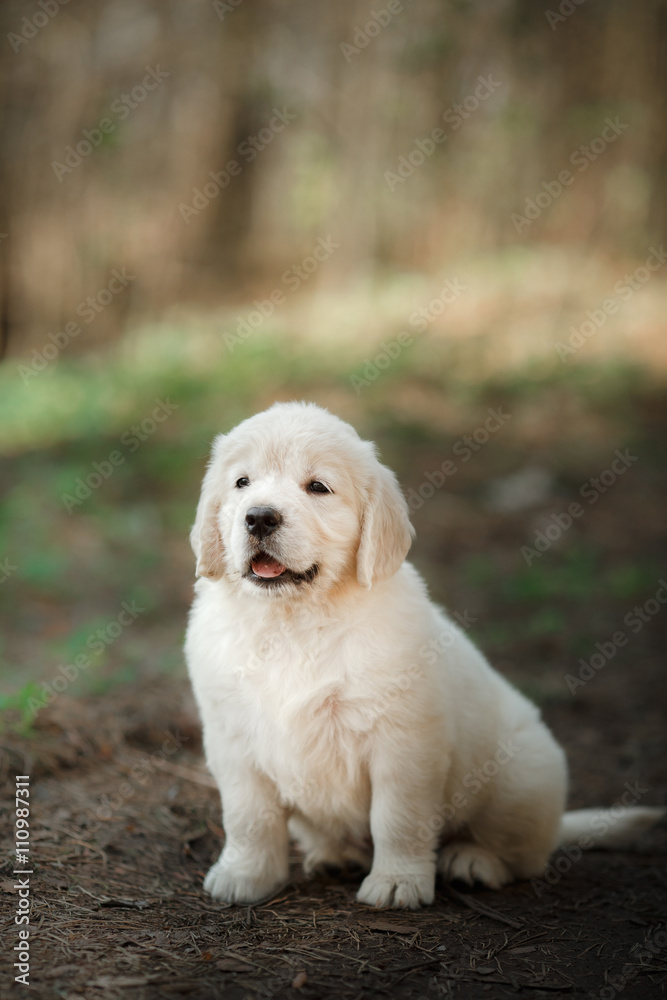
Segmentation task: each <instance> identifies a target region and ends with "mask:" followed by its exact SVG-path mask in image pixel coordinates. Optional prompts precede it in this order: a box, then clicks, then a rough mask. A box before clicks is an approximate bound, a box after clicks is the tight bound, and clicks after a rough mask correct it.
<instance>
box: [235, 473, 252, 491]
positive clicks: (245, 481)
mask: <svg viewBox="0 0 667 1000" xmlns="http://www.w3.org/2000/svg"><path fill="white" fill-rule="evenodd" d="M236 485H237V486H238V488H239V489H240V490H242V489H243V487H244V486H250V480H249V479H248V477H247V476H241V478H240V479H237V480H236Z"/></svg>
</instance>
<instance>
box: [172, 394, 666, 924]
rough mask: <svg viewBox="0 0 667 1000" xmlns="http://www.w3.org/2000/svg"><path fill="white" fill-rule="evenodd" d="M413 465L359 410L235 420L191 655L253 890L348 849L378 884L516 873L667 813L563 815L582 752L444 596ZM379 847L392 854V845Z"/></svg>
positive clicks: (365, 890)
mask: <svg viewBox="0 0 667 1000" xmlns="http://www.w3.org/2000/svg"><path fill="white" fill-rule="evenodd" d="M412 535H413V530H412V527H411V525H410V522H409V519H408V508H407V505H406V502H405V499H404V497H403V495H402V493H401V491H400V489H399V487H398V484H397V481H396V479H395V477H394V475H393V473H391V472H390V471H389V470H388V469H387V468H385V467H384V466H383V465H381V464H380V463H379V461H378V459H377V457H376V452H375V448H374V446H373V445H372V444H371V443H369V442H367V441H362V440H361V439H360V438H359V437H358V435H357V434H356V432H355V431H354V430H353V428H352V427H350V426H349V425H348V424H346V423H344V422H343V421H341V420H339V419H338V418H337V417H334V416H332V415H331V414H329V413H328V412H327V411H325V410H323V409H321V408H320V407H318V406H315V405H313V404H307V403H287V404H277V405H275V406H273V407H272V408H271V409H269V410H267V411H266V412H264V413H260V414H258V415H256V416H254V417H252V418H250V419H249V420H245V421H244V422H243V423H241V424H240V425H239V426H238V427H236V428H235V429H234V430H232V431H231V432H230V433H229V434H226V435H220V436H219V437H218V438H216V441H215V443H214V446H213V453H212V456H211V460H210V464H209V467H208V471H207V473H206V476H205V479H204V483H203V488H202V493H201V499H200V501H199V506H198V509H197V517H196V523H195V525H194V528H193V530H192V535H191V540H192V546H193V549H194V551H195V554H196V557H197V575H198V576H199V577H200V579H199V580H198V581H197V584H196V597H195V601H194V605H193V608H192V612H191V616H190V621H189V626H188V632H187V639H186V655H187V660H188V666H189V671H190V677H191V680H192V685H193V688H194V692H195V696H196V699H197V703H198V707H199V711H200V714H201V719H202V723H203V734H204V746H205V752H206V759H207V762H208V766H209V768H210V770H211V772H212V774H213V775H214V777H215V779H216V781H217V783H218V785H219V788H220V795H221V797H222V810H223V823H224V827H225V836H226V839H225V846H224V849H223V851H222V854H221V855H220V858H219V860H218V861H217V862H216V863H215V864H214V865H213V867H212V868H211V870H210V871H209V873H208V875H207V876H206V880H205V882H204V887H205V889H206V890H207V891H208V892H209V893H210V894H211V895H212V896H214V897H215V898H216V899H221V900H227V901H229V902H233V903H251V902H254V901H256V900H260V899H263V898H265V897H267V896H269V895H270V894H272V893H274V892H275V891H276V890H277V889H278V888H280V886H281V884H283V883H284V882H285V881H286V879H287V877H288V838H289V836H290V835H292V836H293V837H294V838H295V839H296V840H297V842H298V843H299V845H300V846H301V848H302V850H303V852H304V867H305V869H306V871H307V872H310V871H313V870H314V869H316V868H317V867H318V866H340V865H343V864H345V863H346V862H348V861H355V862H358V863H361V864H362V865H365V867H366V870H368V869H370V871H369V874H368V875H367V876H366V878H365V879H364V881H363V883H362V885H361V888H360V889H359V892H358V895H357V899H358V900H359V902H361V903H366V904H369V905H372V906H382V907H410V908H415V907H419V906H420V905H422V904H428V903H431V902H433V898H434V887H435V878H436V870H437V871H439V872H440V873H441V874H442V875H443V876H444V878H446V879H462V880H463V881H465V882H467V883H472V882H475V881H476V882H480V883H483V884H484V885H486V886H489V887H492V888H499V887H500V886H502V885H504V884H505V883H507V882H509V881H511V880H512V879H516V878H521V879H524V878H530V877H533V876H539V875H541V874H542V873H543V871H544V869H545V866H546V864H547V862H548V859H549V855H550V854H551V852H552V851H553V850H554V848H556V847H557V846H558V845H559V844H561V845H562V844H566V843H574V842H575V841H576V839H577V837H579V836H581V835H582V834H585V835H586V836H588V837H589V840H590V841H591V843H593V842H594V843H605V842H606V843H610V844H620V843H625V842H626V841H627V840H629V839H631V837H632V836H633V835H636V834H637V833H638V832H639V831H640V830H641V829H643V828H644V827H645V826H647V825H650V824H651V823H653V822H654V821H655V820H656V819H657V818H658V817H659V815H660V814H661V810H655V809H635V810H625V812H624V813H623V815H621V816H616V817H615V818H613V819H612V817H611V813H605V812H603V811H593V810H584V811H582V812H579V813H568V814H566V815H565V816H563V810H564V806H565V798H566V791H567V771H566V763H565V755H564V753H563V751H562V750H561V748H560V747H559V746H558V744H557V743H556V741H555V740H554V738H553V736H552V735H551V733H550V732H549V730H548V729H547V727H546V726H545V725H544V723H543V722H542V720H541V718H540V713H539V711H538V709H537V708H536V707H535V706H534V705H533V704H531V702H530V701H528V700H527V699H526V698H524V697H523V695H521V694H520V693H519V692H518V691H517V690H516V689H515V688H513V687H512V686H511V685H510V684H509V683H508V682H507V681H506V680H504V678H502V677H501V676H500V675H499V674H497V673H496V672H495V671H494V670H493V669H492V668H491V667H490V666H489V664H488V663H487V661H486V660H485V658H484V657H483V655H482V654H481V653H480V652H479V650H477V649H476V648H475V646H474V645H473V644H472V643H471V641H470V640H469V639H468V637H467V636H466V635H465V633H464V632H463V631H462V630H461V629H460V628H459V627H458V626H457V625H456V624H455V623H454V622H453V621H452V620H451V619H450V618H449V617H447V615H446V614H445V612H444V611H442V610H441V609H440V608H438V607H436V606H435V605H434V604H433V603H432V602H431V601H430V600H429V597H428V594H427V591H426V587H425V585H424V582H423V580H422V579H421V578H420V576H419V574H418V573H417V572H416V570H415V569H414V568H413V567H412V566H411V565H410V564H409V563H407V562H405V557H406V555H407V553H408V549H409V548H410V543H411V540H412ZM371 851H372V853H371Z"/></svg>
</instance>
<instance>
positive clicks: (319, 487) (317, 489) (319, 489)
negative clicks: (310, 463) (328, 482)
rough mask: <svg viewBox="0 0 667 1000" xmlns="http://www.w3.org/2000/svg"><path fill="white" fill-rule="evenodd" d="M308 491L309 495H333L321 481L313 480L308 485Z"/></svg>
mask: <svg viewBox="0 0 667 1000" xmlns="http://www.w3.org/2000/svg"><path fill="white" fill-rule="evenodd" d="M306 489H307V490H308V492H309V493H331V490H330V489H329V487H328V486H325V485H324V483H321V482H320V481H319V479H313V481H312V483H308V486H307V487H306Z"/></svg>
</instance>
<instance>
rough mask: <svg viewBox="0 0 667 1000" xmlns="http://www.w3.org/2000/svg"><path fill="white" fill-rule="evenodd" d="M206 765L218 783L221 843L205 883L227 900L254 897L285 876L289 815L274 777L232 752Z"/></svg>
mask: <svg viewBox="0 0 667 1000" xmlns="http://www.w3.org/2000/svg"><path fill="white" fill-rule="evenodd" d="M208 756H209V759H208V765H209V768H210V770H211V771H212V773H213V775H214V777H215V779H216V781H217V783H218V787H219V788H220V796H221V798H222V817H223V825H224V828H225V846H224V848H223V851H222V854H221V855H220V857H219V859H218V860H217V861H216V863H215V864H214V865H213V867H212V868H211V869H210V870H209V872H208V874H207V876H206V878H205V880H204V889H205V890H206V892H209V893H210V894H211V895H212V896H213V897H214V898H215V899H221V900H224V901H225V902H228V903H254V902H257V900H260V899H264V898H265V897H266V896H269V895H271V893H273V892H275V891H276V889H278V888H280V886H281V885H283V884H284V883H285V882H286V881H287V877H288V870H289V863H288V838H287V817H286V814H285V809H284V808H283V806H281V805H280V803H279V800H278V793H277V790H276V788H275V786H274V785H273V783H272V782H271V781H270V780H269V779H268V778H267V777H266V776H265V775H263V774H260V773H258V772H257V771H256V770H255V769H254V768H252V767H251V766H249V765H248V763H247V762H245V761H242V760H239V759H236V760H234V759H233V755H231V754H230V756H227V755H225V756H224V763H223V760H222V759H221V757H222V755H220V758H217V755H216V759H212V757H211V755H208Z"/></svg>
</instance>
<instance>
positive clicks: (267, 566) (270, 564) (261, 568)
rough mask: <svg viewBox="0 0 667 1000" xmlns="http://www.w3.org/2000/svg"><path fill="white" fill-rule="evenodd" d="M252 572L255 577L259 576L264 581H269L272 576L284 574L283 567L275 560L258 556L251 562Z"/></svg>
mask: <svg viewBox="0 0 667 1000" xmlns="http://www.w3.org/2000/svg"><path fill="white" fill-rule="evenodd" d="M252 571H253V573H254V574H255V576H261V577H263V579H265V580H270V579H272V578H273V577H274V576H280V574H281V573H284V572H285V567H284V566H281V564H280V563H279V562H278V560H277V559H273V558H272V557H271V556H260V557H259V558H258V559H253V561H252Z"/></svg>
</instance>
